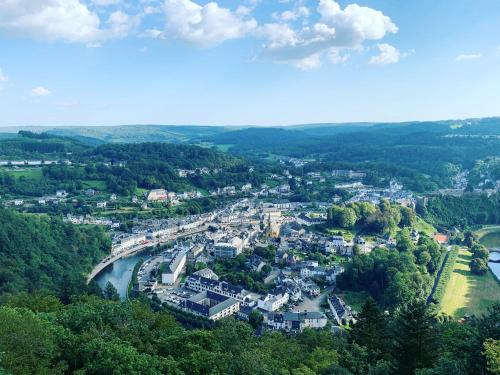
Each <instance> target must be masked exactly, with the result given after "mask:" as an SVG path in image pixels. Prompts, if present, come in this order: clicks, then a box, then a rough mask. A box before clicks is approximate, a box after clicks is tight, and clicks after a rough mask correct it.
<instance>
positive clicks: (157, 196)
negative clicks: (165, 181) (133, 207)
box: [147, 189, 168, 202]
mask: <svg viewBox="0 0 500 375" xmlns="http://www.w3.org/2000/svg"><path fill="white" fill-rule="evenodd" d="M167 199H168V192H167V191H166V190H165V189H154V190H151V191H150V192H149V193H148V196H147V200H148V201H150V202H156V201H165V200H167Z"/></svg>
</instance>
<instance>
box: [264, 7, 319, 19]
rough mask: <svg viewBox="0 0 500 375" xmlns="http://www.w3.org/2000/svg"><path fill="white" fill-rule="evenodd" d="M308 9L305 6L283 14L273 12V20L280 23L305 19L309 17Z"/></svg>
mask: <svg viewBox="0 0 500 375" xmlns="http://www.w3.org/2000/svg"><path fill="white" fill-rule="evenodd" d="M309 14H310V12H309V9H308V8H307V7H305V6H300V7H298V8H296V9H292V10H285V11H284V12H281V13H278V12H275V13H273V15H272V16H273V18H274V19H275V20H277V21H282V22H291V21H296V20H298V19H300V18H307V17H309Z"/></svg>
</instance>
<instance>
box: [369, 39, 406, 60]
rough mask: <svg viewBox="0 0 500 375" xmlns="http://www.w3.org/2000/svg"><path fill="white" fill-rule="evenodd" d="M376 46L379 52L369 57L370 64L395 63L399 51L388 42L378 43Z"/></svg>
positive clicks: (398, 56)
mask: <svg viewBox="0 0 500 375" xmlns="http://www.w3.org/2000/svg"><path fill="white" fill-rule="evenodd" d="M377 48H378V50H379V54H378V55H377V56H372V58H371V59H370V64H377V65H387V64H396V63H398V62H399V60H400V59H401V57H402V56H401V52H399V50H398V49H397V48H396V47H394V46H391V45H390V44H386V43H383V44H378V45H377Z"/></svg>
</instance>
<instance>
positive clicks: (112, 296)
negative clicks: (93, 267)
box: [104, 281, 120, 301]
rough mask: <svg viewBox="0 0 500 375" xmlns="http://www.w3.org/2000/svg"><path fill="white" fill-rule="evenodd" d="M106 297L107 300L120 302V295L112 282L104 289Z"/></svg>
mask: <svg viewBox="0 0 500 375" xmlns="http://www.w3.org/2000/svg"><path fill="white" fill-rule="evenodd" d="M104 297H105V298H106V299H109V300H110V301H119V300H120V295H119V294H118V291H117V290H116V288H115V286H114V285H113V284H112V283H111V281H108V282H107V284H106V288H105V289H104Z"/></svg>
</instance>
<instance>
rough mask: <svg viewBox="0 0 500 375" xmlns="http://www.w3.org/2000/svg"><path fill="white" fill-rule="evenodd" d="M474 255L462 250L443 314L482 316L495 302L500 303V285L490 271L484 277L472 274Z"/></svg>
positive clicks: (446, 295) (444, 299)
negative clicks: (470, 265) (471, 267)
mask: <svg viewBox="0 0 500 375" xmlns="http://www.w3.org/2000/svg"><path fill="white" fill-rule="evenodd" d="M471 258H472V254H471V253H470V251H468V250H467V249H460V251H459V254H458V257H457V260H456V262H455V268H454V270H453V273H452V275H451V279H450V281H449V283H448V285H447V287H446V291H445V294H444V297H443V300H442V303H441V312H444V313H446V314H449V315H452V316H455V317H457V318H458V317H463V316H464V315H465V314H475V315H481V314H483V313H485V312H486V311H487V310H488V307H490V306H491V305H493V304H494V303H495V302H500V285H499V283H498V282H497V281H496V280H495V279H494V277H493V275H492V274H491V272H490V271H488V273H487V274H486V275H484V276H476V275H474V274H472V273H471V272H470V269H469V262H470V260H471Z"/></svg>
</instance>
